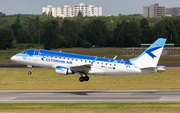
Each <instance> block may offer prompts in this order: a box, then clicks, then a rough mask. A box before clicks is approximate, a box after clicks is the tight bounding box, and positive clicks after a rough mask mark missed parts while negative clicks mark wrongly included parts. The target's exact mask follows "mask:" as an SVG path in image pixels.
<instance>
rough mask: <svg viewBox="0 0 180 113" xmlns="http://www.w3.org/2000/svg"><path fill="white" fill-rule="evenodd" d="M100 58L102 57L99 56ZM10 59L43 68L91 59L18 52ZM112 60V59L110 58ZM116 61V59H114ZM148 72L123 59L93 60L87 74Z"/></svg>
mask: <svg viewBox="0 0 180 113" xmlns="http://www.w3.org/2000/svg"><path fill="white" fill-rule="evenodd" d="M101 59H102V58H101ZM11 60H13V61H14V62H17V63H20V64H24V65H32V66H39V67H43V68H54V69H55V68H56V66H63V67H67V68H70V67H73V66H79V65H86V64H90V63H91V62H92V60H84V59H79V58H78V59H77V58H70V57H68V58H66V57H60V58H59V57H56V56H48V57H47V56H46V57H44V56H41V55H32V56H30V55H24V54H22V53H19V54H17V55H14V56H13V57H12V58H11ZM111 60H112V61H113V59H111ZM115 61H116V60H115ZM154 72H155V70H151V73H154ZM142 73H150V71H149V70H146V71H142V70H141V69H139V68H137V67H135V66H134V65H127V64H125V63H124V62H123V61H120V62H119V63H117V62H104V61H98V60H97V61H95V62H94V63H93V65H92V66H91V70H90V71H89V72H88V74H92V75H109V76H113V75H132V74H142Z"/></svg>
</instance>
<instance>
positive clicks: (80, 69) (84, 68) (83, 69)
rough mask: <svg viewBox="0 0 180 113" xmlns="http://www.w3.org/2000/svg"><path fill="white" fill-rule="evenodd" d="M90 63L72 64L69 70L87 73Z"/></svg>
mask: <svg viewBox="0 0 180 113" xmlns="http://www.w3.org/2000/svg"><path fill="white" fill-rule="evenodd" d="M91 66H92V64H85V65H79V66H72V67H70V69H71V71H74V72H82V73H88V72H89V70H90V69H91Z"/></svg>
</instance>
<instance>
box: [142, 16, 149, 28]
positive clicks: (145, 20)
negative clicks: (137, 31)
mask: <svg viewBox="0 0 180 113" xmlns="http://www.w3.org/2000/svg"><path fill="white" fill-rule="evenodd" d="M140 28H141V29H143V28H149V23H148V21H147V19H146V18H142V19H141V20H140Z"/></svg>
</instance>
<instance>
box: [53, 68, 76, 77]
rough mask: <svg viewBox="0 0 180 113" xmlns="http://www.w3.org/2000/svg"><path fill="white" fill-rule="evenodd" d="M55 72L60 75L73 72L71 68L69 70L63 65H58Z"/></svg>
mask: <svg viewBox="0 0 180 113" xmlns="http://www.w3.org/2000/svg"><path fill="white" fill-rule="evenodd" d="M55 72H56V74H59V75H67V74H73V72H72V71H71V70H69V69H68V68H66V67H61V66H56V69H55Z"/></svg>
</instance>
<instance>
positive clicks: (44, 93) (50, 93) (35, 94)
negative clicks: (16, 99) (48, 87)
mask: <svg viewBox="0 0 180 113" xmlns="http://www.w3.org/2000/svg"><path fill="white" fill-rule="evenodd" d="M25 94H26V95H31V94H32V95H42V94H45V95H47V94H54V93H25Z"/></svg>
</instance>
